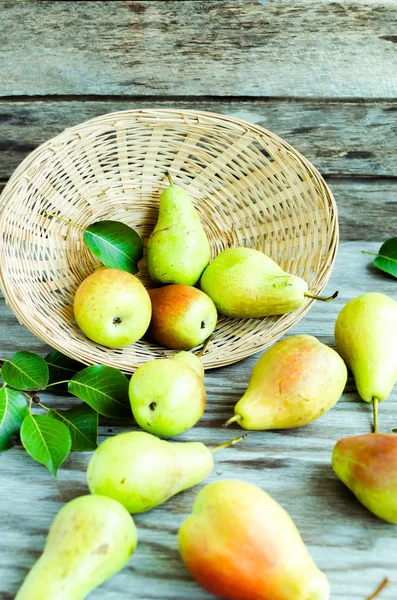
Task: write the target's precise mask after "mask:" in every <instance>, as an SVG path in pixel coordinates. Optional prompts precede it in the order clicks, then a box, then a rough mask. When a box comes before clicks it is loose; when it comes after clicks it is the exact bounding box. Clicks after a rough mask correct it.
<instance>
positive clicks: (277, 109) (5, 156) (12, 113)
mask: <svg viewBox="0 0 397 600" xmlns="http://www.w3.org/2000/svg"><path fill="white" fill-rule="evenodd" d="M396 62H397V61H396ZM150 107H152V108H175V109H177V110H183V109H196V110H204V111H209V112H216V113H222V114H225V115H229V116H232V117H234V118H241V119H243V120H246V121H250V122H252V123H256V124H258V125H261V126H262V127H264V128H266V129H269V130H270V131H273V132H274V133H277V135H280V136H281V137H283V138H285V139H286V140H287V141H289V142H290V143H291V144H292V145H293V146H295V147H296V148H297V149H298V150H300V151H301V152H302V153H303V154H304V155H305V156H307V157H308V158H309V159H310V160H311V161H312V162H313V163H314V164H315V165H316V166H317V167H318V168H319V169H320V170H321V171H322V173H324V174H325V175H335V174H337V175H339V174H344V175H370V176H374V175H379V176H389V177H390V176H397V164H396V159H395V158H396V139H397V122H396V114H397V102H382V103H379V102H322V101H316V100H306V101H283V100H268V101H264V100H256V101H254V100H247V101H239V100H235V101H227V100H226V101H225V100H224V101H222V100H216V99H214V100H212V101H209V100H206V99H201V98H194V99H191V100H188V99H185V100H180V101H177V100H173V99H167V100H158V99H156V98H154V99H144V100H139V99H136V100H134V101H129V100H117V101H114V100H109V101H105V100H103V101H101V100H99V101H95V102H94V101H84V100H80V101H73V102H66V101H63V102H62V101H58V102H53V101H47V102H45V101H35V102H0V140H1V141H0V151H1V152H0V179H6V178H7V177H9V176H10V174H11V172H12V171H13V170H14V169H15V167H16V166H17V165H18V164H19V162H20V161H21V160H22V159H23V158H24V157H25V156H26V154H28V152H29V151H30V150H33V149H34V148H35V147H36V146H38V145H39V144H40V143H42V142H44V141H46V140H47V139H49V138H51V137H53V136H54V135H57V134H58V133H60V132H61V131H62V130H63V129H65V128H67V127H71V126H72V125H77V124H78V123H81V122H83V121H86V120H88V119H91V118H94V117H97V116H99V115H102V114H105V113H108V112H115V111H119V110H126V109H140V108H150Z"/></svg>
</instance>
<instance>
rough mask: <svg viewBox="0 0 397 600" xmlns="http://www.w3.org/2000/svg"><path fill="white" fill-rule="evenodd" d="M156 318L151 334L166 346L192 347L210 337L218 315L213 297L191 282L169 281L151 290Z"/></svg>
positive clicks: (154, 316) (186, 348) (187, 348)
mask: <svg viewBox="0 0 397 600" xmlns="http://www.w3.org/2000/svg"><path fill="white" fill-rule="evenodd" d="M149 296H150V300H151V301H152V320H151V321H150V327H149V331H148V334H149V336H150V337H151V338H152V339H153V340H155V341H156V342H158V343H159V344H162V345H163V346H166V347H167V348H178V349H183V350H190V349H191V348H194V347H195V346H198V345H199V344H201V343H202V342H204V340H206V339H207V338H208V337H209V336H210V335H211V334H212V332H213V331H214V329H215V325H216V322H217V319H218V315H217V312H216V308H215V305H214V303H213V302H212V300H211V298H209V297H208V296H207V295H206V294H204V292H202V291H200V290H198V289H197V288H195V287H192V286H191V285H181V284H174V285H166V286H164V287H161V288H155V289H153V290H149Z"/></svg>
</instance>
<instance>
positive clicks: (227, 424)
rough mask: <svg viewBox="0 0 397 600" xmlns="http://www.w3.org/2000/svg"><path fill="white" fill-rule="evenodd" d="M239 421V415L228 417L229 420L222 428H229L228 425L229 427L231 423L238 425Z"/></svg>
mask: <svg viewBox="0 0 397 600" xmlns="http://www.w3.org/2000/svg"><path fill="white" fill-rule="evenodd" d="M241 419H242V416H241V415H234V416H233V417H230V419H228V420H227V421H226V423H224V425H223V427H229V425H231V424H232V423H239V422H240V421H241Z"/></svg>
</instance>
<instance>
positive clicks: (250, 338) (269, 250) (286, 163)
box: [0, 110, 338, 372]
mask: <svg viewBox="0 0 397 600" xmlns="http://www.w3.org/2000/svg"><path fill="white" fill-rule="evenodd" d="M167 170H168V171H169V172H170V173H171V175H172V178H173V180H174V182H175V183H176V184H177V185H180V186H181V187H183V188H184V189H185V190H186V191H187V192H188V193H189V194H190V196H191V198H192V200H193V202H194V203H195V206H196V208H197V210H198V212H199V214H200V217H201V220H202V223H203V226H204V229H205V231H206V233H207V236H208V239H209V241H210V245H211V251H212V257H215V256H216V254H218V253H219V252H220V251H221V250H224V249H225V248H228V247H231V246H249V247H251V248H256V249H257V250H262V251H263V252H265V253H266V254H268V255H269V256H270V257H271V258H273V260H275V261H276V262H278V263H279V264H280V265H281V266H282V268H283V269H284V270H286V271H288V272H290V273H293V274H295V275H299V276H300V277H302V278H304V279H305V280H306V281H307V282H308V283H309V287H310V291H311V292H312V293H315V294H318V293H319V292H320V291H321V290H322V288H323V287H324V286H325V284H326V282H327V280H328V278H329V276H330V273H331V270H332V265H333V261H334V258H335V254H336V249H337V243H338V223H337V214H336V206H335V201H334V199H333V196H332V194H331V192H330V190H329V189H328V187H327V185H326V184H325V182H324V180H323V178H322V177H321V175H320V174H319V173H318V171H317V170H316V169H315V168H314V167H313V165H311V164H310V163H309V162H308V161H307V160H306V159H305V158H304V157H303V156H301V155H300V154H299V153H298V152H297V151H296V150H294V149H293V148H292V147H291V146H289V145H288V144H287V143H286V142H284V141H283V140H281V139H280V138H278V137H277V136H276V135H274V134H272V133H270V132H268V131H266V130H264V129H262V128H261V127H259V126H255V125H252V124H250V123H246V122H244V121H240V120H237V119H232V118H230V117H223V116H221V115H215V114H211V113H200V112H193V111H184V112H180V111H172V110H140V111H123V112H118V113H113V114H107V115H104V116H102V117H99V118H96V119H93V120H91V121H87V122H86V123H83V124H81V125H78V126H76V127H73V128H71V129H67V130H66V131H64V132H63V133H62V134H61V135H58V136H57V137H55V138H53V139H52V140H50V141H48V142H46V143H45V144H43V145H41V146H40V147H39V148H37V149H36V150H35V151H34V152H32V153H31V154H30V155H29V156H28V157H27V158H26V159H25V160H24V161H23V163H22V164H21V165H20V166H19V167H18V169H17V170H16V171H15V172H14V174H13V176H12V177H11V179H10V181H9V182H8V184H7V185H6V187H5V189H4V191H3V194H2V196H1V204H0V208H1V213H0V231H1V238H0V269H1V286H2V290H3V293H4V295H5V298H6V301H7V303H8V304H9V306H10V307H11V308H12V309H13V311H14V312H15V314H16V315H17V318H18V320H19V321H20V322H21V323H23V324H24V325H26V326H27V327H28V328H29V329H30V330H31V331H32V332H33V333H34V334H35V335H37V336H38V337H39V338H41V339H42V340H43V341H45V342H47V343H48V344H49V345H50V346H52V347H54V348H57V349H58V350H60V351H61V352H64V353H65V354H67V355H69V356H72V357H73V358H76V359H77V360H80V361H82V362H83V363H86V364H94V363H97V364H107V365H111V366H114V367H117V368H119V369H122V370H123V371H125V372H131V371H133V370H134V369H135V368H136V367H137V366H139V365H140V364H142V363H143V362H145V361H147V360H150V359H152V358H158V357H164V356H169V355H171V354H173V353H174V352H175V351H173V350H166V349H164V348H163V347H160V346H157V345H156V344H153V343H149V342H148V341H144V340H141V341H139V342H137V343H135V344H133V345H131V346H128V347H126V348H123V349H108V348H104V347H103V346H100V345H98V344H95V343H94V342H91V341H90V340H87V338H85V336H84V335H83V334H82V332H81V331H80V330H79V329H78V327H77V325H76V323H75V321H74V317H73V297H74V293H75V291H76V289H77V287H78V285H79V284H80V283H81V281H82V280H83V279H84V278H85V277H87V276H88V275H89V273H91V272H92V270H93V269H94V268H95V267H96V266H98V261H97V260H96V259H95V257H93V255H92V254H91V253H90V251H89V250H88V249H87V248H86V247H85V244H84V243H83V240H82V233H83V232H82V230H81V229H79V228H76V227H74V226H71V225H70V224H68V223H65V222H64V221H60V220H57V219H54V218H51V217H48V216H47V215H45V214H44V211H46V212H48V213H53V214H56V215H59V216H61V217H62V218H64V219H66V220H70V221H72V222H74V223H76V224H78V225H80V226H81V227H82V228H84V227H86V226H87V225H89V224H90V223H93V222H95V221H98V220H103V219H112V220H119V221H123V222H124V223H127V224H128V225H130V226H131V227H133V228H134V229H136V230H137V231H138V233H139V234H140V235H141V236H142V237H143V239H144V240H145V241H147V239H148V237H149V235H150V233H151V231H152V229H153V227H154V225H155V222H156V219H157V209H158V201H159V197H160V194H161V191H162V190H163V189H164V188H165V187H166V186H167V185H168V182H167V179H166V176H165V172H166V171H167ZM139 277H140V278H141V279H142V281H143V282H144V283H145V285H147V286H148V287H153V283H152V282H150V280H149V278H148V276H147V273H146V269H145V264H144V259H143V260H142V261H141V265H140V274H139ZM310 304H311V301H308V302H307V303H306V304H305V306H304V307H303V308H301V309H300V310H298V311H295V312H294V313H291V314H288V315H283V316H280V317H267V318H264V319H238V320H236V319H228V318H225V317H220V319H219V322H218V325H217V328H216V330H215V332H214V336H213V340H212V341H211V343H210V345H209V347H208V350H207V352H206V354H205V355H204V357H203V362H204V366H205V367H206V368H213V367H219V366H222V365H226V364H230V363H233V362H236V361H238V360H241V359H242V358H245V357H247V356H249V355H251V354H253V353H255V352H257V351H259V350H261V349H264V348H266V347H268V346H269V345H271V344H272V343H274V342H275V341H276V340H277V339H279V338H280V337H281V336H282V335H283V334H284V333H285V332H286V331H287V330H288V329H289V328H290V327H291V326H292V325H294V324H295V323H297V321H299V320H300V319H301V318H302V317H303V315H304V314H305V312H306V311H307V310H308V309H309V308H310Z"/></svg>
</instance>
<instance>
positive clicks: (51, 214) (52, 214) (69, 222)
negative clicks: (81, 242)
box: [40, 210, 85, 231]
mask: <svg viewBox="0 0 397 600" xmlns="http://www.w3.org/2000/svg"><path fill="white" fill-rule="evenodd" d="M42 213H44V214H45V215H46V216H47V217H53V218H54V219H57V220H58V221H62V222H63V223H66V224H67V225H73V227H77V229H81V230H82V231H85V227H82V226H81V225H78V224H77V223H73V221H68V220H67V219H64V218H63V217H60V216H59V215H56V214H54V213H50V212H47V211H46V210H43V211H42ZM40 214H41V213H40Z"/></svg>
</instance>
